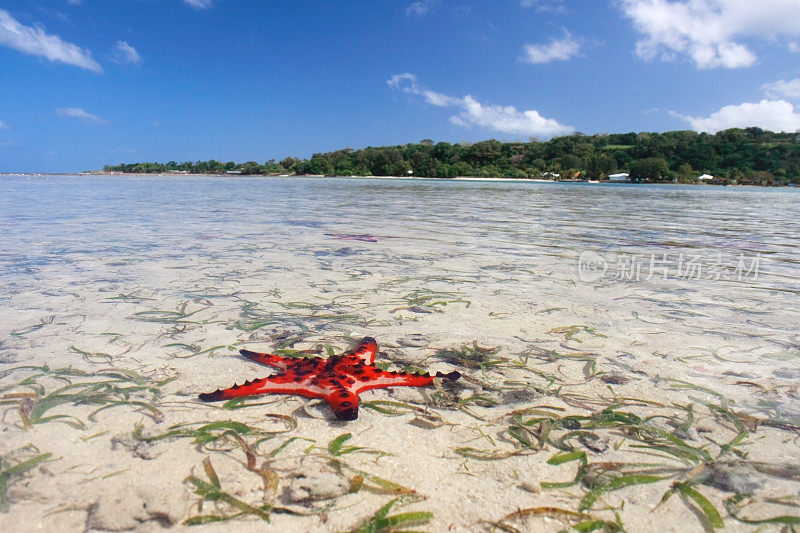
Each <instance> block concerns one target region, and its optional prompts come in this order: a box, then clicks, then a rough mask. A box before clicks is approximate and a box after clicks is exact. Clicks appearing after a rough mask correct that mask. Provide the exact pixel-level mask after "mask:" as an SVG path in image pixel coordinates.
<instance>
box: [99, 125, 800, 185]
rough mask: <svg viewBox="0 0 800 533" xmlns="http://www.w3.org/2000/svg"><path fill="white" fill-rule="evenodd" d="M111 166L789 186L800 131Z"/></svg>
mask: <svg viewBox="0 0 800 533" xmlns="http://www.w3.org/2000/svg"><path fill="white" fill-rule="evenodd" d="M103 170H104V171H106V172H124V173H168V172H173V173H186V174H225V173H226V172H229V173H236V174H261V175H264V174H266V175H286V174H298V175H303V174H313V175H325V176H408V175H413V176H419V177H430V178H453V177H456V176H477V177H495V178H500V177H504V178H543V177H544V178H549V179H575V178H580V179H608V176H609V175H610V174H614V173H618V172H626V173H629V174H630V178H631V179H632V180H635V181H649V182H660V181H677V182H680V183H691V182H696V181H698V178H699V176H700V175H701V174H709V175H711V176H713V177H714V178H715V179H714V180H713V182H714V183H736V184H750V185H786V184H789V183H798V182H800V140H799V136H798V135H797V134H796V133H773V132H770V131H765V130H762V129H760V128H745V129H740V128H734V129H729V130H725V131H721V132H719V133H717V134H715V135H709V134H706V133H696V132H693V131H672V132H667V133H646V132H645V133H619V134H596V135H591V136H589V135H583V134H580V133H576V134H573V135H569V136H566V137H556V138H554V139H551V140H549V141H547V142H537V141H534V140H531V141H530V142H504V143H503V142H499V141H496V140H489V141H482V142H477V143H458V144H450V143H446V142H439V143H434V142H433V141H431V140H429V139H424V140H422V141H420V142H419V143H416V144H405V145H401V146H380V147H368V148H364V149H361V150H353V149H350V148H346V149H343V150H337V151H335V152H327V153H319V154H314V155H313V156H312V157H311V158H310V159H298V158H294V157H287V158H285V159H283V160H282V161H280V162H276V161H275V160H270V161H267V162H266V163H264V164H263V165H262V164H259V163H257V162H255V161H249V162H247V163H243V164H242V163H234V162H232V161H231V162H227V163H223V162H220V161H215V160H213V159H212V160H209V161H197V162H191V161H187V162H184V163H178V162H175V161H170V162H168V163H166V164H161V163H127V164H126V163H123V164H119V165H106V166H105V167H104V169H103Z"/></svg>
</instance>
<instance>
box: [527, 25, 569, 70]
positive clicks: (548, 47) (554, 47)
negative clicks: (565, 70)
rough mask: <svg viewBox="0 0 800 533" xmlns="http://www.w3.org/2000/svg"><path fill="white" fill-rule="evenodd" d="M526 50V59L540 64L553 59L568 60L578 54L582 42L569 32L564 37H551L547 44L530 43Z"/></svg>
mask: <svg viewBox="0 0 800 533" xmlns="http://www.w3.org/2000/svg"><path fill="white" fill-rule="evenodd" d="M524 50H525V61H527V62H528V63H533V64H534V65H540V64H543V63H550V62H552V61H566V60H568V59H569V58H571V57H574V56H576V55H578V53H579V52H580V51H581V43H580V42H578V41H577V40H575V39H573V38H572V36H571V35H570V34H569V32H567V34H566V35H565V36H564V37H563V38H562V39H551V40H550V42H549V43H547V44H528V45H526V46H525V48H524Z"/></svg>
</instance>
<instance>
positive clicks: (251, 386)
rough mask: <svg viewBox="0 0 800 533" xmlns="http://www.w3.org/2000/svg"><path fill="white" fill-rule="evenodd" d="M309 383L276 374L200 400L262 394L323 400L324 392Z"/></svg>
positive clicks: (210, 400)
mask: <svg viewBox="0 0 800 533" xmlns="http://www.w3.org/2000/svg"><path fill="white" fill-rule="evenodd" d="M310 381H311V380H308V379H302V380H300V381H298V378H297V377H295V376H293V375H289V374H276V375H274V376H270V377H268V378H264V379H255V380H253V381H245V382H244V384H243V385H234V386H233V387H231V388H229V389H223V390H219V389H217V390H215V391H214V392H208V393H203V394H201V395H200V399H201V400H203V401H204V402H218V401H221V400H231V399H233V398H242V397H244V396H260V395H262V394H297V395H298V396H305V397H306V398H324V397H325V390H324V389H322V388H321V387H319V386H317V385H314V384H313V383H311V382H310Z"/></svg>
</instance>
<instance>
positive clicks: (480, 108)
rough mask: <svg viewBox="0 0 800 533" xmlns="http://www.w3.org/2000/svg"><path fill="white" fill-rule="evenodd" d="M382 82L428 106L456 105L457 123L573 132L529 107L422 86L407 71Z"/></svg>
mask: <svg viewBox="0 0 800 533" xmlns="http://www.w3.org/2000/svg"><path fill="white" fill-rule="evenodd" d="M386 83H387V84H388V85H389V87H391V88H392V89H394V90H396V91H401V92H404V93H406V94H411V95H415V96H421V97H422V98H423V99H424V100H425V102H427V103H429V104H431V105H435V106H438V107H455V108H459V109H460V111H459V113H458V114H457V115H453V116H451V117H450V122H451V123H453V124H456V125H459V126H472V125H477V126H482V127H484V128H489V129H492V130H495V131H500V132H503V133H509V134H514V135H524V136H532V137H552V136H554V135H564V134H567V133H571V132H573V131H574V128H572V127H570V126H564V125H563V124H559V123H558V122H557V121H556V120H554V119H550V118H545V117H543V116H542V115H540V114H539V112H538V111H536V110H533V109H531V110H528V111H520V110H518V109H517V108H516V107H514V106H499V105H492V104H481V103H480V102H479V101H478V100H477V99H475V97H473V96H471V95H466V96H464V97H463V98H457V97H453V96H449V95H446V94H443V93H439V92H436V91H431V90H429V89H425V88H423V87H421V86H420V85H419V84H418V83H417V77H416V76H415V75H414V74H410V73H408V72H406V73H403V74H395V75H393V76H392V77H391V78H390V79H389V80H388V81H387V82H386Z"/></svg>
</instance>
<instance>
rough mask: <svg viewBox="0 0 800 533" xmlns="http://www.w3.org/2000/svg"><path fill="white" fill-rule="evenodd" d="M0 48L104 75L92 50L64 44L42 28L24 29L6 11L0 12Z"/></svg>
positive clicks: (0, 10) (28, 27)
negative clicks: (3, 47)
mask: <svg viewBox="0 0 800 533" xmlns="http://www.w3.org/2000/svg"><path fill="white" fill-rule="evenodd" d="M0 45H3V46H8V47H9V48H14V49H15V50H19V51H20V52H24V53H26V54H31V55H34V56H39V57H45V58H47V59H49V60H50V61H58V62H61V63H66V64H67V65H74V66H76V67H80V68H84V69H86V70H91V71H92V72H103V69H102V68H101V67H100V65H99V64H98V63H97V61H95V60H94V59H92V53H91V52H90V51H89V50H84V49H82V48H80V47H78V46H76V45H74V44H72V43H68V42H65V41H62V40H61V38H60V37H58V36H56V35H51V34H49V33H46V32H45V31H44V30H43V29H42V28H31V27H30V26H25V25H24V24H21V23H20V22H19V21H18V20H17V19H15V18H14V17H12V16H11V13H9V12H8V11H6V10H4V9H0Z"/></svg>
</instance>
